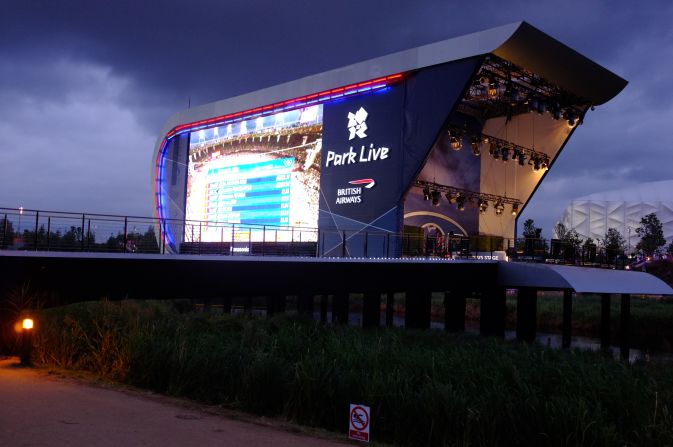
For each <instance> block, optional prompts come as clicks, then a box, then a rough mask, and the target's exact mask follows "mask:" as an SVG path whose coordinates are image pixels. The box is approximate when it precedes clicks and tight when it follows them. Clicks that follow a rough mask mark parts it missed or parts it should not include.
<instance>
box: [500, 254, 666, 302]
mask: <svg viewBox="0 0 673 447" xmlns="http://www.w3.org/2000/svg"><path fill="white" fill-rule="evenodd" d="M498 284H500V285H501V286H504V287H510V288H519V287H530V288H535V289H547V290H573V291H574V292H577V293H611V294H612V293H615V294H617V293H618V294H622V293H629V294H636V295H673V289H671V287H670V286H669V285H668V284H666V283H665V282H663V281H662V280H661V279H659V278H657V277H656V276H654V275H650V274H648V273H643V272H634V271H628V270H610V269H599V268H588V267H573V266H566V265H553V264H527V263H518V262H500V263H499V266H498Z"/></svg>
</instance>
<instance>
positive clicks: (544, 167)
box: [540, 160, 549, 171]
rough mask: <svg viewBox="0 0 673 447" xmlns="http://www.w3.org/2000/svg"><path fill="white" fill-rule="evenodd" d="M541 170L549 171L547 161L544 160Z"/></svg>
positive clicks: (541, 163)
mask: <svg viewBox="0 0 673 447" xmlns="http://www.w3.org/2000/svg"><path fill="white" fill-rule="evenodd" d="M540 169H544V170H545V171H547V170H549V162H548V161H547V160H542V161H541V162H540Z"/></svg>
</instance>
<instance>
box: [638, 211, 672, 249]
mask: <svg viewBox="0 0 673 447" xmlns="http://www.w3.org/2000/svg"><path fill="white" fill-rule="evenodd" d="M636 234H638V237H640V242H638V245H636V249H637V250H640V251H642V252H643V254H644V255H645V256H652V255H653V254H654V253H656V252H658V251H659V248H661V247H662V246H663V245H664V244H666V239H664V228H663V225H662V224H661V221H660V220H659V218H658V217H657V215H656V214H655V213H650V214H648V215H647V216H644V217H643V218H641V219H640V226H639V227H638V228H636Z"/></svg>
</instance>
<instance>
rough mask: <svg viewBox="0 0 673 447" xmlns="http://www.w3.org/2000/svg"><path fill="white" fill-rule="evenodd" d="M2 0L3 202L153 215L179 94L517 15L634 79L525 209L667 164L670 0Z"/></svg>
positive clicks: (653, 172) (671, 91)
mask: <svg viewBox="0 0 673 447" xmlns="http://www.w3.org/2000/svg"><path fill="white" fill-rule="evenodd" d="M0 1H1V3H0V6H1V8H0V135H1V138H0V206H5V207H18V206H19V205H21V206H24V207H26V208H38V209H54V210H69V211H78V212H79V211H87V212H109V213H118V214H135V215H150V213H151V192H150V166H151V164H152V161H151V160H150V158H151V154H152V150H153V145H154V142H155V139H156V138H157V136H158V133H159V131H160V129H161V127H162V124H163V123H164V122H165V121H166V120H167V119H168V117H169V116H170V115H171V114H172V113H174V112H176V111H178V110H181V109H183V108H186V106H187V103H188V100H189V98H191V103H192V104H193V105H196V104H202V103H206V102H210V101H214V100H218V99H222V98H226V97H229V96H232V95H236V94H240V93H245V92H247V91H251V90H256V89H258V88H262V87H266V86H269V85H273V84H277V83H281V82H284V81H288V80H292V79H296V78H298V77H302V76H305V75H310V74H313V73H318V72H322V71H325V70H328V69H331V68H336V67H340V66H342V65H346V64H350V63H353V62H357V61H361V60H364V59H368V58H371V57H375V56H378V55H382V54H385V53H390V52H395V51H399V50H403V49H407V48H411V47H415V46H418V45H421V44H425V43H429V42H433V41H437V40H442V39H446V38H450V37H453V36H457V35H461V34H465V33H469V32H473V31H479V30H482V29H486V28H490V27H493V26H498V25H503V24H506V23H510V22H515V21H519V20H526V21H528V22H530V23H531V24H533V25H534V26H536V27H538V28H540V29H541V30H543V31H545V32H546V33H548V34H550V35H552V36H553V37H555V38H557V39H559V40H561V41H562V42H564V43H566V44H568V45H570V46H571V47H573V48H574V49H576V50H578V51H579V52H581V53H583V54H584V55H586V56H588V57H589V58H591V59H593V60H595V61H596V62H598V63H599V64H601V65H603V66H604V67H606V68H608V69H610V70H612V71H614V72H615V73H617V74H618V75H620V76H622V77H624V78H626V79H627V80H628V81H629V85H628V86H627V88H626V89H625V90H624V91H623V92H622V93H621V94H620V95H619V96H617V98H615V99H614V100H612V101H611V102H609V103H607V104H606V105H604V106H602V107H600V108H597V109H596V111H594V112H590V113H589V114H588V116H587V119H586V121H585V125H584V126H582V127H581V128H579V129H578V130H577V131H576V132H575V135H574V136H573V138H572V139H571V140H570V142H569V144H568V145H567V146H566V149H565V150H564V152H563V153H562V154H561V156H560V157H559V159H558V160H557V163H556V164H555V165H554V168H553V169H552V170H551V171H550V172H549V174H548V176H547V178H546V180H545V181H544V183H543V184H542V186H541V187H540V189H539V190H538V192H537V194H536V195H535V197H534V198H533V200H532V202H531V204H530V205H529V207H528V209H527V210H526V212H525V213H524V215H523V218H527V217H532V218H533V219H535V221H536V222H537V223H538V225H540V226H542V227H543V228H544V229H545V234H547V235H549V232H550V230H551V227H552V225H553V224H554V222H555V221H556V220H557V219H558V218H559V217H560V215H561V213H562V211H563V209H564V208H565V206H566V204H567V203H568V202H569V200H570V199H571V198H573V197H578V196H581V195H585V194H589V193H592V192H597V191H603V190H609V189H614V188H622V187H626V186H629V185H633V184H636V183H640V182H645V181H650V180H663V179H671V178H673V142H672V140H673V138H671V135H670V134H669V133H668V132H670V131H671V130H673V129H672V128H673V26H672V25H671V24H672V23H673V2H671V1H670V0H659V1H643V2H636V1H630V0H629V1H607V0H605V1H590V0H565V1H545V0H534V1H523V0H519V1H506V2H502V1H499V2H495V1H490V0H488V1H486V0H481V1H478V2H477V1H470V2H458V1H447V0H445V1H424V0H418V1H409V0H402V1H400V0H388V1H373V0H370V1H367V0H359V1H354V0H334V1H329V2H326V1H320V0H311V1H303V0H291V1H283V2H279V1H269V0H248V1H245V2H233V1H222V0H190V1H175V0H166V1H161V2H160V1H150V0H146V1H138V0H133V1H130V0H116V1H91V0H0ZM461 3H462V4H461ZM672 193H673V192H672Z"/></svg>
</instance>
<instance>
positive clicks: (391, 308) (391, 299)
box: [386, 292, 395, 327]
mask: <svg viewBox="0 0 673 447" xmlns="http://www.w3.org/2000/svg"><path fill="white" fill-rule="evenodd" d="M394 318H395V294H394V293H393V292H388V293H387V294H386V326H387V327H393V321H394Z"/></svg>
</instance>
